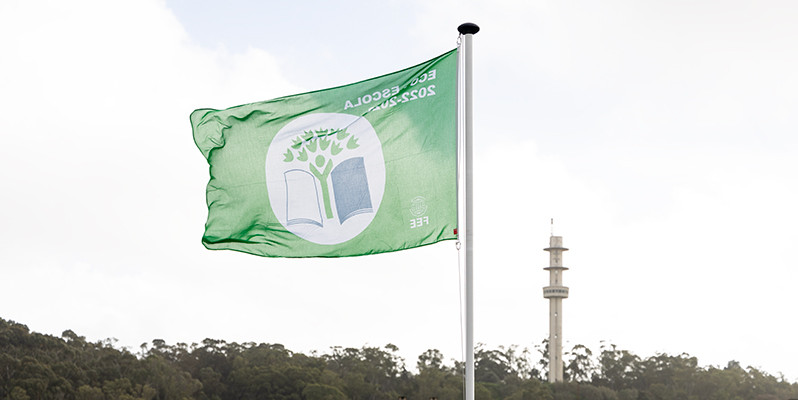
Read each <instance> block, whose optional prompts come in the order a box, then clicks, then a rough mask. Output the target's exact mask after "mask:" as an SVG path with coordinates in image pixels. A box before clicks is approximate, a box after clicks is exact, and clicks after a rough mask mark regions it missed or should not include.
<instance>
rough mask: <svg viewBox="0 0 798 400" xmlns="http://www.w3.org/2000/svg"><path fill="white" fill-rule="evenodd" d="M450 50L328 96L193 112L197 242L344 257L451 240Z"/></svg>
mask: <svg viewBox="0 0 798 400" xmlns="http://www.w3.org/2000/svg"><path fill="white" fill-rule="evenodd" d="M456 75H457V52H456V50H452V51H449V52H447V53H445V54H442V55H441V56H439V57H436V58H433V59H431V60H429V61H426V62H423V63H421V64H418V65H416V66H413V67H410V68H406V69H404V70H401V71H398V72H394V73H391V74H387V75H383V76H380V77H377V78H372V79H367V80H364V81H361V82H357V83H353V84H349V85H345V86H339V87H336V88H332V89H325V90H317V91H313V92H308V93H303V94H298V95H292V96H286V97H281V98H277V99H273V100H267V101H262V102H257V103H252V104H246V105H241V106H237V107H232V108H228V109H225V110H214V109H198V110H195V111H194V112H193V113H192V114H191V125H192V129H193V134H194V142H195V143H196V145H197V147H198V148H199V149H200V151H201V152H202V154H203V155H204V156H205V158H206V159H207V161H208V164H209V165H210V181H209V182H208V186H207V191H206V201H207V204H208V219H207V222H206V224H205V233H204V235H203V238H202V243H203V245H204V246H205V247H206V248H208V249H212V250H219V249H227V250H236V251H242V252H246V253H251V254H256V255H260V256H267V257H346V256H358V255H365V254H375V253H384V252H390V251H397V250H403V249H409V248H413V247H418V246H423V245H427V244H431V243H436V242H439V241H442V240H447V239H454V238H456V234H455V232H456V228H457V194H456V192H457V187H456V166H457V154H456V153H457V144H456V136H457V133H456V131H457V123H456V119H457V76H456Z"/></svg>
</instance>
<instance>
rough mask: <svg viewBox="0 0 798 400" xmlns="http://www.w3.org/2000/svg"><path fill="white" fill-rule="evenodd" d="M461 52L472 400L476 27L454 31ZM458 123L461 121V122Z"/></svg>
mask: <svg viewBox="0 0 798 400" xmlns="http://www.w3.org/2000/svg"><path fill="white" fill-rule="evenodd" d="M457 31H458V32H460V37H461V38H462V39H463V40H462V46H461V47H460V51H462V52H463V60H464V61H463V66H462V68H461V71H462V74H463V77H464V86H465V88H464V89H465V90H464V92H465V107H464V108H465V110H464V112H465V153H466V154H465V242H464V244H465V325H466V326H465V354H466V359H465V400H474V279H473V278H474V258H473V253H474V229H473V225H472V221H473V216H474V208H473V202H472V201H471V200H472V199H473V197H474V196H473V193H474V188H473V185H472V184H471V178H472V165H473V164H472V160H473V151H472V134H473V129H472V117H471V110H472V105H473V102H472V92H471V38H472V37H473V36H474V34H475V33H477V32H479V27H478V26H477V25H476V24H472V23H470V22H466V23H464V24H462V25H460V26H458V27H457ZM461 120H462V119H461Z"/></svg>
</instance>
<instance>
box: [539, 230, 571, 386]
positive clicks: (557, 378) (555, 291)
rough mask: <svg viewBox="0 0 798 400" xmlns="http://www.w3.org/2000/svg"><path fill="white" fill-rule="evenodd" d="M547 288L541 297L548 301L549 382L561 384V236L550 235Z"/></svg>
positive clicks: (563, 291)
mask: <svg viewBox="0 0 798 400" xmlns="http://www.w3.org/2000/svg"><path fill="white" fill-rule="evenodd" d="M543 250H545V251H547V252H549V266H548V268H543V269H545V270H548V271H549V286H546V287H544V288H543V297H544V298H547V299H549V382H562V381H563V377H562V375H563V374H562V373H563V371H562V370H563V360H562V300H563V299H565V298H568V287H566V286H563V285H562V275H563V271H565V270H567V269H568V268H565V267H563V266H562V253H563V252H564V251H568V249H566V248H565V247H562V236H554V235H553V234H552V235H551V238H549V247H547V248H545V249H543Z"/></svg>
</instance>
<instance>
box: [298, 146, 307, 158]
mask: <svg viewBox="0 0 798 400" xmlns="http://www.w3.org/2000/svg"><path fill="white" fill-rule="evenodd" d="M297 160H299V161H307V160H308V152H307V151H305V149H302V151H300V152H299V157H297Z"/></svg>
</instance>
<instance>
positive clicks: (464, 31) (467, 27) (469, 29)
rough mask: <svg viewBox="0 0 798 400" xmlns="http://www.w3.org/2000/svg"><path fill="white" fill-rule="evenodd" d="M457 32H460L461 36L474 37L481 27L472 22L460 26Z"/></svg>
mask: <svg viewBox="0 0 798 400" xmlns="http://www.w3.org/2000/svg"><path fill="white" fill-rule="evenodd" d="M457 31H458V32H460V34H461V35H473V34H475V33H477V32H479V26H477V24H474V23H471V22H466V23H464V24H462V25H460V26H458V27H457Z"/></svg>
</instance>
